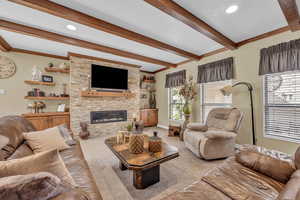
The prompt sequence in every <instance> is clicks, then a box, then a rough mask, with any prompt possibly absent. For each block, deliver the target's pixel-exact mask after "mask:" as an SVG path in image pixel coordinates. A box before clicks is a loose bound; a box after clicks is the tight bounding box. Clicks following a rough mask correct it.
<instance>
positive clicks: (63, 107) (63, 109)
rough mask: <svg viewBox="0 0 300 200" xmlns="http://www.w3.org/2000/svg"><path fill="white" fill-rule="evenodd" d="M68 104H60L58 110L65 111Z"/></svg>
mask: <svg viewBox="0 0 300 200" xmlns="http://www.w3.org/2000/svg"><path fill="white" fill-rule="evenodd" d="M65 107H66V104H59V105H58V107H57V112H65Z"/></svg>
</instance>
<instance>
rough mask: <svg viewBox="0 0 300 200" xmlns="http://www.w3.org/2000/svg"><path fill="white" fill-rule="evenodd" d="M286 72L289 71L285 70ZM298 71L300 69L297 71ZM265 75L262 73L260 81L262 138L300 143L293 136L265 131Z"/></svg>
mask: <svg viewBox="0 0 300 200" xmlns="http://www.w3.org/2000/svg"><path fill="white" fill-rule="evenodd" d="M286 73H291V72H286ZM299 73H300V71H299ZM279 74H284V72H282V73H279ZM267 75H268V74H266V75H263V81H262V84H263V85H262V90H261V92H262V97H263V107H262V109H263V112H262V118H263V137H264V138H268V139H273V140H280V141H284V142H293V143H297V144H300V139H299V140H297V139H294V138H289V137H281V136H276V135H270V134H267V132H266V112H265V105H266V100H267V99H266V93H265V92H266V91H265V89H266V88H265V84H266V79H267Z"/></svg>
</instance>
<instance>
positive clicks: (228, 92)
mask: <svg viewBox="0 0 300 200" xmlns="http://www.w3.org/2000/svg"><path fill="white" fill-rule="evenodd" d="M220 91H221V93H222V94H223V95H224V96H229V95H231V94H232V86H231V85H227V86H225V87H223V88H221V89H220Z"/></svg>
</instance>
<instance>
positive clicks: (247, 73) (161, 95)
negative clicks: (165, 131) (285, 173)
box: [155, 31, 300, 153]
mask: <svg viewBox="0 0 300 200" xmlns="http://www.w3.org/2000/svg"><path fill="white" fill-rule="evenodd" d="M299 37H300V32H299V31H298V32H294V33H292V32H284V33H281V34H279V35H276V36H273V37H269V38H266V39H263V40H259V41H256V42H253V43H249V44H247V45H245V46H242V47H240V48H239V49H237V50H234V51H226V52H223V53H220V54H216V55H213V56H210V57H206V58H203V59H201V60H200V61H198V62H196V61H193V62H189V63H186V64H183V65H181V66H179V67H178V68H176V69H170V70H166V71H162V72H159V73H157V74H156V76H155V77H156V80H157V84H156V90H157V92H156V95H157V102H158V103H157V106H158V108H159V125H163V126H168V124H169V120H168V90H167V89H165V88H164V84H165V76H166V74H167V73H170V72H173V71H176V70H182V69H186V70H187V73H188V74H187V76H189V75H193V76H194V79H196V78H197V77H196V76H197V66H198V65H201V64H206V63H209V62H213V61H216V60H219V59H223V58H227V57H231V56H233V57H234V63H235V79H234V82H237V81H247V82H250V83H252V84H253V86H254V106H255V108H254V112H255V123H256V135H257V140H258V141H257V143H258V145H261V146H265V147H267V148H273V149H277V150H280V151H283V152H287V153H293V152H294V151H295V149H296V148H297V147H298V144H296V143H292V142H285V141H280V140H276V139H270V138H266V137H264V135H263V91H262V87H263V85H262V84H263V79H262V77H260V76H258V67H259V54H260V49H262V48H265V47H269V46H272V45H275V44H278V43H281V42H287V41H289V40H293V39H298V38H299ZM233 104H234V106H236V107H238V108H240V109H241V110H242V111H243V112H244V113H245V118H244V120H243V123H242V127H241V130H240V133H239V136H238V138H237V141H238V143H241V144H243V143H251V141H252V140H251V118H250V117H251V116H250V102H249V96H248V91H247V89H246V88H243V87H237V88H235V90H234V93H233ZM199 105H200V101H199V95H198V97H197V99H196V101H195V102H194V105H193V119H192V121H199V120H200V119H201V116H200V114H201V112H200V109H201V108H200V106H199Z"/></svg>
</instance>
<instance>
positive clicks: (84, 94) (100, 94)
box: [81, 91, 135, 98]
mask: <svg viewBox="0 0 300 200" xmlns="http://www.w3.org/2000/svg"><path fill="white" fill-rule="evenodd" d="M81 96H82V97H127V98H130V97H134V96H135V94H133V93H131V92H97V91H81Z"/></svg>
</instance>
